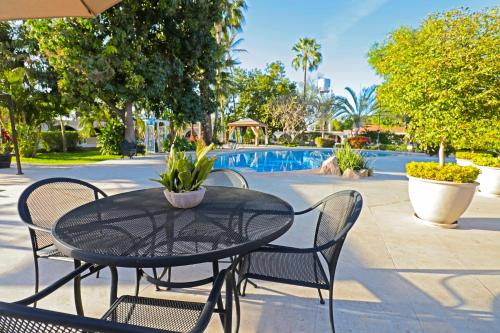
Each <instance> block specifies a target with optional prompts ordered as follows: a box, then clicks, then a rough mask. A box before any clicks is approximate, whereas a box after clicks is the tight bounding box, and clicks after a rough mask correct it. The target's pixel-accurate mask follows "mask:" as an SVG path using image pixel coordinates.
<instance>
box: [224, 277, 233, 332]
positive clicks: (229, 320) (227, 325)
mask: <svg viewBox="0 0 500 333" xmlns="http://www.w3.org/2000/svg"><path fill="white" fill-rule="evenodd" d="M233 281H234V280H233V275H232V273H231V274H229V275H228V276H227V278H226V309H225V310H224V333H232V324H233V291H234V285H233Z"/></svg>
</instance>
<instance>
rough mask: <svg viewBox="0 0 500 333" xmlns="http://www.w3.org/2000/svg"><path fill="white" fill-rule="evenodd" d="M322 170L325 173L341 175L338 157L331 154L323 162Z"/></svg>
mask: <svg viewBox="0 0 500 333" xmlns="http://www.w3.org/2000/svg"><path fill="white" fill-rule="evenodd" d="M320 172H321V173H322V174H325V175H334V176H341V175H342V172H341V171H340V168H339V164H338V161H337V158H336V157H335V156H330V157H328V158H327V159H326V160H324V161H323V163H322V164H321V169H320Z"/></svg>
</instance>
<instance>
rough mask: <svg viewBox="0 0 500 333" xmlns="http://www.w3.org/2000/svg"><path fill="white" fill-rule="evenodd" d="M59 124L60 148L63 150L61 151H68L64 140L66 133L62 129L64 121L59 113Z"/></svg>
mask: <svg viewBox="0 0 500 333" xmlns="http://www.w3.org/2000/svg"><path fill="white" fill-rule="evenodd" d="M59 124H60V126H61V137H62V150H63V153H66V152H68V143H67V142H66V133H65V131H64V122H63V120H62V116H61V115H59Z"/></svg>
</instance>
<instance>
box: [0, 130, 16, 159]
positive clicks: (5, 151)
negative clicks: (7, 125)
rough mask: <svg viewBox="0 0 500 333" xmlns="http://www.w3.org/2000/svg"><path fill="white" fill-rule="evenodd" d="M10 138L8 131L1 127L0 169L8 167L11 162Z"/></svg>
mask: <svg viewBox="0 0 500 333" xmlns="http://www.w3.org/2000/svg"><path fill="white" fill-rule="evenodd" d="M12 149H13V148H12V140H11V138H10V135H9V133H8V132H7V131H6V130H4V129H2V136H1V141H0V169H5V168H10V164H11V162H12Z"/></svg>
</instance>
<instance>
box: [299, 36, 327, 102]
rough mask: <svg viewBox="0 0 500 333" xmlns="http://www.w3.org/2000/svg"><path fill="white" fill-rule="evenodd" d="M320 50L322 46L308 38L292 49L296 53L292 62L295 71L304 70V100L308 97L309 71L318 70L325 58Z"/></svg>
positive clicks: (301, 40)
mask: <svg viewBox="0 0 500 333" xmlns="http://www.w3.org/2000/svg"><path fill="white" fill-rule="evenodd" d="M320 49H321V45H319V44H318V43H317V42H316V40H315V39H314V38H307V37H306V38H300V39H299V42H298V43H297V44H295V45H294V46H293V48H292V51H294V52H295V53H296V55H295V58H293V60H292V66H293V67H294V68H295V70H297V69H299V68H302V70H303V71H304V94H303V97H304V98H305V96H306V85H307V71H308V70H309V71H313V70H315V69H317V68H318V66H319V64H320V63H321V60H322V58H323V57H322V55H321V52H320Z"/></svg>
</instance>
